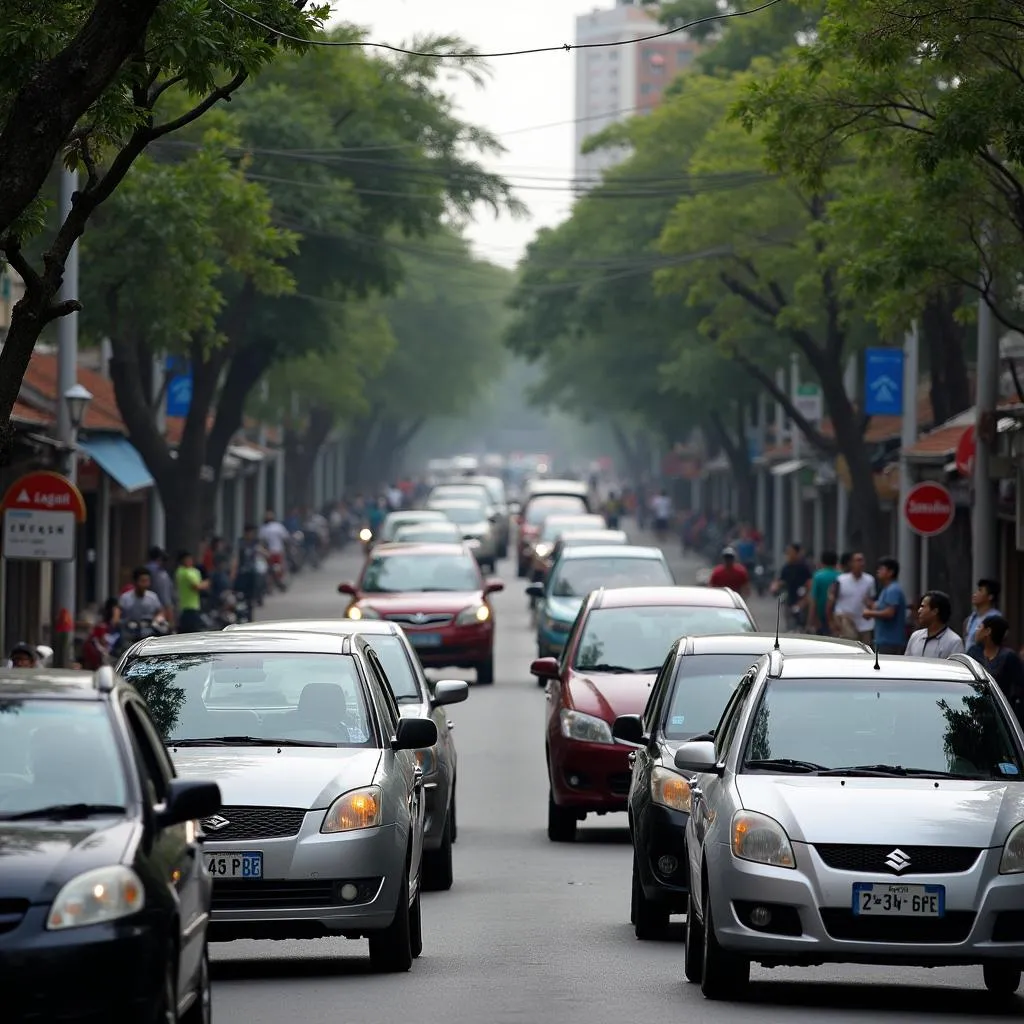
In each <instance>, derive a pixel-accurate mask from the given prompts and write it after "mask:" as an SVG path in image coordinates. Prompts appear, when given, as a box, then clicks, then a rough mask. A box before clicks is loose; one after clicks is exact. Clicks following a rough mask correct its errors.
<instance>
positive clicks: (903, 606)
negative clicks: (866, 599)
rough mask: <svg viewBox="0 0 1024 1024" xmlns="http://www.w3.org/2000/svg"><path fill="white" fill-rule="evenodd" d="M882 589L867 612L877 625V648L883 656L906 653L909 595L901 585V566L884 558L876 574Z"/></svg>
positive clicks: (867, 616)
mask: <svg viewBox="0 0 1024 1024" xmlns="http://www.w3.org/2000/svg"><path fill="white" fill-rule="evenodd" d="M876 576H877V579H878V585H879V586H880V587H881V590H880V592H879V594H878V599H877V600H876V601H875V602H874V603H873V604H872V606H871V607H869V608H866V609H865V610H864V617H865V618H866V619H871V620H872V621H873V622H874V624H875V649H876V650H877V651H878V653H879V654H902V653H903V652H904V650H905V649H906V646H907V595H906V594H904V593H903V585H902V584H901V583H900V563H899V562H898V561H896V559H895V558H880V559H879V560H878V569H877V572H876Z"/></svg>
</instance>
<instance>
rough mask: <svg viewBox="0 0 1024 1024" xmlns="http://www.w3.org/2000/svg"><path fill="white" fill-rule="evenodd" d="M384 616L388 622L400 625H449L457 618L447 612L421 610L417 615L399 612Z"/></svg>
mask: <svg viewBox="0 0 1024 1024" xmlns="http://www.w3.org/2000/svg"><path fill="white" fill-rule="evenodd" d="M384 617H385V618H386V619H387V620H388V622H397V623H398V624H399V625H400V626H447V625H448V623H449V622H451V621H452V619H453V618H455V616H454V615H448V614H447V613H445V612H438V613H433V612H430V613H426V614H424V613H422V612H421V613H417V614H415V615H407V614H404V613H402V612H397V613H396V614H394V615H385V616H384Z"/></svg>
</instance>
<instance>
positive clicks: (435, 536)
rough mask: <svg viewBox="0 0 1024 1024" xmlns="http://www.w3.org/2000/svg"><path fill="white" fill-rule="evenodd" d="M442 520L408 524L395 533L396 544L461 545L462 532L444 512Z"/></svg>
mask: <svg viewBox="0 0 1024 1024" xmlns="http://www.w3.org/2000/svg"><path fill="white" fill-rule="evenodd" d="M441 515H442V516H443V518H442V519H440V520H428V521H427V522H422V523H408V524H406V525H405V526H400V527H398V529H397V530H396V531H395V535H394V537H392V538H391V539H392V541H393V542H394V543H396V544H461V543H462V531H461V530H460V529H459V528H458V527H457V526H456V525H455V524H454V523H453V522H452V521H451V520H450V519H449V518H448V517H447V516H446V515H444V513H443V512H442V513H441Z"/></svg>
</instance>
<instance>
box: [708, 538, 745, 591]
mask: <svg viewBox="0 0 1024 1024" xmlns="http://www.w3.org/2000/svg"><path fill="white" fill-rule="evenodd" d="M708 586H709V587H723V588H725V587H728V588H729V589H730V590H735V591H736V592H737V593H738V594H739V595H740V596H741V597H747V596H748V595H749V594H750V573H748V572H747V570H746V569H745V568H744V567H743V566H742V565H740V564H739V563H738V562H737V561H736V551H735V550H734V549H733V548H722V561H721V562H720V563H719V564H718V565H716V566H715V567H714V569H712V570H711V575H710V576H709V577H708Z"/></svg>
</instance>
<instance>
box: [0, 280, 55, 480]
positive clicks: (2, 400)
mask: <svg viewBox="0 0 1024 1024" xmlns="http://www.w3.org/2000/svg"><path fill="white" fill-rule="evenodd" d="M49 301H50V299H49V297H48V296H47V297H45V298H44V297H43V296H39V297H35V296H30V295H29V294H28V293H26V294H25V296H23V297H22V298H21V299H20V300H19V301H18V302H17V304H16V305H15V307H14V315H13V316H12V318H11V329H10V330H9V331H8V332H7V337H6V338H5V339H4V344H3V347H2V348H0V426H2V429H0V466H4V465H7V464H8V462H9V461H10V458H11V453H12V451H13V448H14V429H13V427H12V426H11V412H12V411H13V409H14V403H15V402H16V401H17V400H18V395H19V394H20V393H21V382H22V380H24V378H25V371H26V370H28V364H29V362H30V361H31V359H32V352H33V350H34V349H35V346H36V341H37V340H38V338H39V335H40V334H41V333H42V331H43V328H44V327H45V326H46V324H47V322H48V321H47V318H46V314H45V312H44V311H45V310H46V309H47V308H48V306H49Z"/></svg>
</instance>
